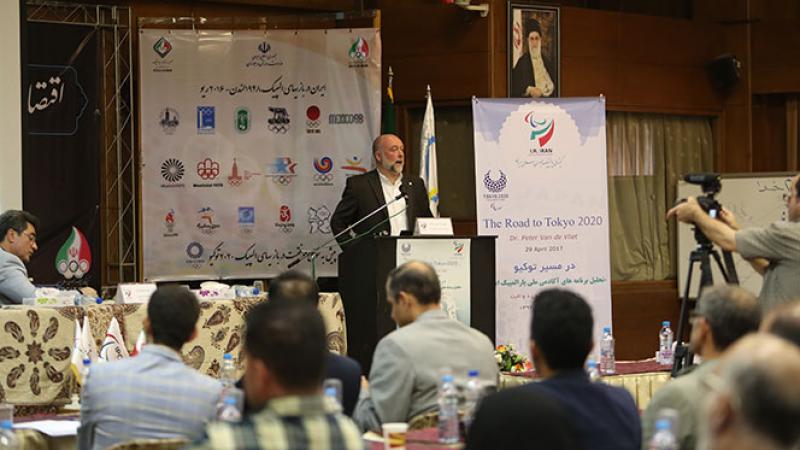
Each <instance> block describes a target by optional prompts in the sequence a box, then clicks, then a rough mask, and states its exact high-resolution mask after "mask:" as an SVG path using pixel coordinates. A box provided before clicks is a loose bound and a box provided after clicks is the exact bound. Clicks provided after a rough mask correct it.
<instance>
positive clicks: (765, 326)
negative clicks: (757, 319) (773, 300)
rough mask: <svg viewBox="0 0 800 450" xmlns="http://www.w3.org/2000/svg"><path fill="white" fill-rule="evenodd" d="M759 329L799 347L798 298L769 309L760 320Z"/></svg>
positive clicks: (799, 319) (799, 310) (799, 316)
mask: <svg viewBox="0 0 800 450" xmlns="http://www.w3.org/2000/svg"><path fill="white" fill-rule="evenodd" d="M761 331H764V332H767V333H772V334H774V335H776V336H779V337H782V338H784V339H786V340H788V341H790V342H792V343H793V344H794V345H796V346H798V347H800V300H797V301H794V302H792V303H786V304H784V305H781V306H779V307H777V308H775V309H773V310H772V311H770V313H769V314H767V316H766V317H765V318H764V320H763V321H762V322H761Z"/></svg>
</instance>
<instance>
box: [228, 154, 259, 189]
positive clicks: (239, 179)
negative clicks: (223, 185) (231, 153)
mask: <svg viewBox="0 0 800 450" xmlns="http://www.w3.org/2000/svg"><path fill="white" fill-rule="evenodd" d="M256 175H261V174H260V173H258V172H250V171H249V170H246V169H245V170H244V171H243V172H239V165H238V164H237V163H236V158H233V166H231V174H230V175H228V184H229V185H231V186H233V187H239V186H241V185H242V183H243V182H245V181H250V179H251V178H253V177H255V176H256Z"/></svg>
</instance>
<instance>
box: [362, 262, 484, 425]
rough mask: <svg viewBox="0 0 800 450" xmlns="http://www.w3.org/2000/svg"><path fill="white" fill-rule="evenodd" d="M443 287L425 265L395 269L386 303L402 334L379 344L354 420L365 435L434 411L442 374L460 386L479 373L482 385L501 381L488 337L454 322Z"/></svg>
mask: <svg viewBox="0 0 800 450" xmlns="http://www.w3.org/2000/svg"><path fill="white" fill-rule="evenodd" d="M440 298H441V287H440V285H439V277H438V276H437V275H436V271H435V270H434V269H433V267H431V266H430V265H429V264H427V263H423V262H418V261H411V262H408V263H405V264H403V265H402V266H399V267H396V268H395V269H394V270H392V271H391V273H389V278H388V280H387V281H386V299H387V302H389V304H390V305H391V307H392V320H394V321H395V322H396V323H397V325H398V326H399V327H400V328H399V329H397V330H395V331H393V332H391V333H389V334H388V335H387V336H386V337H384V338H383V339H381V341H380V342H378V346H377V347H376V349H375V356H374V357H373V360H372V361H373V362H372V369H371V370H370V373H369V388H368V389H362V391H361V392H362V398H361V400H360V401H359V403H358V406H356V412H355V419H356V422H357V423H358V425H359V426H360V427H361V428H362V429H364V430H376V431H377V430H380V429H381V424H382V423H386V422H407V421H409V420H410V419H412V418H413V417H415V416H417V415H420V414H423V413H427V412H430V411H434V410H435V409H436V391H437V387H438V383H439V378H440V377H441V369H444V368H449V369H450V370H451V371H452V374H453V376H454V377H455V378H456V382H457V383H458V382H459V379H461V380H463V379H465V378H466V377H467V373H468V372H469V371H470V370H477V371H478V373H479V377H480V380H481V381H482V382H485V383H487V384H492V385H494V384H496V382H497V363H496V362H495V359H494V347H493V346H492V342H491V341H490V340H489V338H488V337H486V335H484V334H483V333H481V332H480V331H478V330H474V329H472V328H470V327H468V326H466V325H464V324H462V323H461V322H458V321H456V320H453V319H450V318H449V317H448V316H447V314H445V312H444V311H442V310H441V308H440V306H439V300H440Z"/></svg>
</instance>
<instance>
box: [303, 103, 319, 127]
mask: <svg viewBox="0 0 800 450" xmlns="http://www.w3.org/2000/svg"><path fill="white" fill-rule="evenodd" d="M319 116H320V111H319V106H317V105H311V106H309V107H308V109H306V118H307V120H306V126H307V127H308V128H306V133H308V134H319V133H321V132H322V130H320V129H319V124H320V120H319Z"/></svg>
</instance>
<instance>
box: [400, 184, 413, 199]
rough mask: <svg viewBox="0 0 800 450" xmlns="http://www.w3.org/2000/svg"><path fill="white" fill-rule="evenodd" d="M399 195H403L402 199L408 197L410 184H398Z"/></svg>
mask: <svg viewBox="0 0 800 450" xmlns="http://www.w3.org/2000/svg"><path fill="white" fill-rule="evenodd" d="M400 193H401V194H403V197H408V194H410V193H411V182H410V181H408V182H405V183H400Z"/></svg>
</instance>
